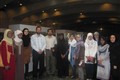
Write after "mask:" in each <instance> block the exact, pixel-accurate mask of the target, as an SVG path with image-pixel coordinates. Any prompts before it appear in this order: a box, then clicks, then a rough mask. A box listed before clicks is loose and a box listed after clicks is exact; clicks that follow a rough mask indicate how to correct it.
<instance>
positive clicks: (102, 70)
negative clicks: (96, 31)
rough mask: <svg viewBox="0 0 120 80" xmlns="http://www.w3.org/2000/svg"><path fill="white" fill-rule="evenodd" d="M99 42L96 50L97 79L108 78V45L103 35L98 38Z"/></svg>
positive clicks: (107, 79)
mask: <svg viewBox="0 0 120 80" xmlns="http://www.w3.org/2000/svg"><path fill="white" fill-rule="evenodd" d="M100 44H101V45H99V47H98V52H97V62H98V64H97V79H100V80H109V78H110V58H109V54H110V52H109V45H108V44H107V42H106V39H105V37H101V38H100Z"/></svg>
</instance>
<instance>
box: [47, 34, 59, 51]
mask: <svg viewBox="0 0 120 80" xmlns="http://www.w3.org/2000/svg"><path fill="white" fill-rule="evenodd" d="M45 39H46V49H51V48H53V47H55V45H56V44H57V39H56V37H55V36H46V37H45Z"/></svg>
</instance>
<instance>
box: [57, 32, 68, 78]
mask: <svg viewBox="0 0 120 80" xmlns="http://www.w3.org/2000/svg"><path fill="white" fill-rule="evenodd" d="M57 42H58V44H57V66H58V77H60V78H62V77H66V76H68V75H69V62H68V58H67V57H68V53H67V52H68V44H67V41H65V39H64V34H60V35H59V36H58V41H57Z"/></svg>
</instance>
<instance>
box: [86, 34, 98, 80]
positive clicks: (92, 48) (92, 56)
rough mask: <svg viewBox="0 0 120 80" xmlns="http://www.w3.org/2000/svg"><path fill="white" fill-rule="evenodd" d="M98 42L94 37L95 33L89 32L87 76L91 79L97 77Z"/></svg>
mask: <svg viewBox="0 0 120 80" xmlns="http://www.w3.org/2000/svg"><path fill="white" fill-rule="evenodd" d="M97 48H98V46H97V42H96V41H95V40H94V39H93V34H92V33H88V34H87V38H86V40H85V69H86V78H87V80H89V79H90V80H91V79H94V80H95V78H96V76H95V75H96V53H97V50H98V49H97Z"/></svg>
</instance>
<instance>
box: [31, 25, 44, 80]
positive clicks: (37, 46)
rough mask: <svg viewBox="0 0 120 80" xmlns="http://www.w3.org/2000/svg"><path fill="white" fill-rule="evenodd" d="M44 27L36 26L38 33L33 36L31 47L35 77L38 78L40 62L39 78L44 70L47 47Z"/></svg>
mask: <svg viewBox="0 0 120 80" xmlns="http://www.w3.org/2000/svg"><path fill="white" fill-rule="evenodd" d="M41 30H42V28H41V27H40V26H37V27H36V33H35V34H34V35H32V36H31V47H32V49H33V50H32V55H33V56H32V57H33V79H34V80H36V78H37V69H38V64H39V78H41V76H42V73H43V71H44V50H45V47H46V42H45V37H44V36H43V35H42V34H41Z"/></svg>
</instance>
